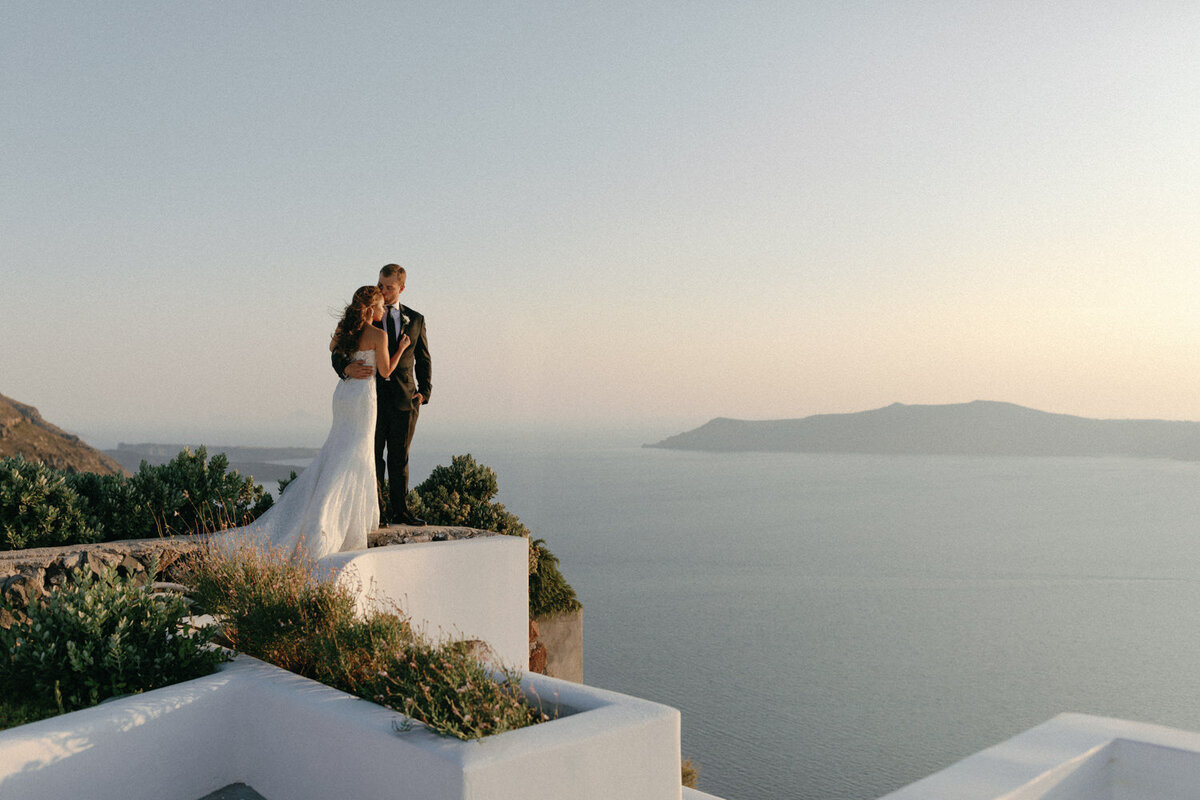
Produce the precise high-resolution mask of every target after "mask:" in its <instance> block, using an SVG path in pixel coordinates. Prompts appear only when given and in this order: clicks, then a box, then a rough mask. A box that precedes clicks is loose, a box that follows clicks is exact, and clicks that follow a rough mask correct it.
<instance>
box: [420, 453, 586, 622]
mask: <svg viewBox="0 0 1200 800" xmlns="http://www.w3.org/2000/svg"><path fill="white" fill-rule="evenodd" d="M499 491H500V487H499V482H498V481H497V479H496V472H495V470H493V469H492V468H491V467H485V466H484V465H482V464H479V463H476V461H475V459H474V458H472V457H471V455H470V454H469V453H468V454H467V455H463V456H454V457H452V458H451V459H450V466H448V467H444V466H437V467H435V468H434V469H433V472H431V473H429V477H428V478H426V479H425V481H424V482H422V483H421V484H420V485H419V486H417V487H416V488H415V489H413V490H412V491H411V492H409V494H408V505H409V508H410V509H412V512H413V513H414V514H416V515H417V516H418V517H421V518H422V519H424V520H425V521H426V522H430V523H433V524H435V525H463V526H466V527H468V528H479V529H481V530H485V531H496V532H497V533H503V534H507V535H509V536H524V537H526V538H529V536H530V533H529V529H528V528H526V527H525V526H524V525H522V524H521V520H519V519H517V516H516V515H515V514H513V513H511V512H510V511H509V510H508V509H506V508H505V507H504V504H503V503H496V502H493V501H492V498H493V497H495V496H496V494H497V493H498V492H499ZM529 549H530V552H529V614H530V616H534V617H538V616H542V615H544V614H555V613H560V612H565V611H577V610H579V609H580V608H583V605H582V604H581V603H580V602H579V598H578V597H577V596H576V595H575V590H574V589H573V588H571V585H570V584H569V583H567V579H566V578H565V577H564V576H563V574H562V572H561V571H560V570H559V568H558V558H557V557H555V555H554V554H553V553H551V552H550V550H549V548H547V547H546V542H545V540H544V539H535V540H534V541H532V542H531V543H530V548H529Z"/></svg>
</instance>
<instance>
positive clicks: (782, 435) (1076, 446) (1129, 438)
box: [644, 400, 1200, 461]
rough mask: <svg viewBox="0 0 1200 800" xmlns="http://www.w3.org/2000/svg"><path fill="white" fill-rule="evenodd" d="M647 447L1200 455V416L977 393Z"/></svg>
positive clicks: (720, 424)
mask: <svg viewBox="0 0 1200 800" xmlns="http://www.w3.org/2000/svg"><path fill="white" fill-rule="evenodd" d="M644 446H645V447H659V448H665V449H670V450H707V451H714V452H743V451H757V452H794V453H876V454H911V455H1004V456H1133V457H1138V458H1173V459H1180V460H1185V461H1200V422H1183V421H1170V420H1156V419H1089V418H1087V417H1076V416H1071V415H1069V414H1052V413H1049V412H1046V411H1038V410H1036V409H1032V408H1025V407H1024V406H1018V405H1014V404H1012V403H1001V402H994V401H987V400H976V401H974V402H972V403H955V404H950V405H904V404H903V403H893V404H892V405H890V406H885V407H884V408H877V409H873V410H870V411H860V412H856V413H850V414H817V415H814V416H811V417H804V418H802V419H778V420H761V421H754V420H740V419H728V418H725V417H718V418H716V419H713V420H711V421H709V422H707V423H705V424H704V425H701V426H700V427H699V428H696V429H694V430H690V431H687V432H685V433H680V434H678V435H675V436H670V437H668V438H666V439H663V440H662V441H661V442H657V443H655V444H647V445H644Z"/></svg>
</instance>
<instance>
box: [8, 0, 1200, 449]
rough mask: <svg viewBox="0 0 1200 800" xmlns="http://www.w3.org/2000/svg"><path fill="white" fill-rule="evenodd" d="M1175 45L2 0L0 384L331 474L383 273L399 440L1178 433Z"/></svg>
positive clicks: (896, 14)
mask: <svg viewBox="0 0 1200 800" xmlns="http://www.w3.org/2000/svg"><path fill="white" fill-rule="evenodd" d="M1198 45H1200V6H1197V5H1196V4H1194V3H1185V2H1178V3H1168V2H1095V1H1093V2H1054V1H1050V2H1005V3H975V2H962V1H959V2H935V1H930V2H894V3H884V2H873V3H866V2H779V3H770V2H761V3H759V2H706V1H704V0H696V1H695V2H651V3H645V2H642V3H623V2H611V1H607V2H576V3H535V2H526V3H508V2H449V3H425V2H421V3H400V2H358V3H315V2H288V3H269V2H263V3H235V2H204V3H186V4H185V3H162V2H144V3H129V2H103V3H101V2H96V3H80V2H61V3H41V2H29V3H25V2H17V1H15V0H9V1H8V2H5V3H3V4H2V5H0V185H2V186H3V191H2V192H0V243H2V244H0V342H2V344H0V394H5V395H7V396H9V397H11V398H14V399H17V400H19V401H22V402H25V403H29V404H32V405H34V406H36V407H37V408H38V409H39V410H40V411H41V412H42V414H43V416H44V417H46V418H47V419H48V420H50V421H51V422H54V423H55V424H57V425H59V426H60V427H63V428H65V429H67V430H70V431H72V432H75V433H79V434H80V435H82V436H83V437H84V438H85V440H87V441H89V442H91V443H93V444H97V445H99V446H102V447H103V446H112V445H113V444H114V443H115V442H116V441H119V440H123V441H175V442H178V441H188V442H200V441H213V440H216V439H220V440H222V443H226V444H234V443H243V444H319V443H320V441H321V440H322V438H323V436H324V432H325V431H326V430H327V426H328V422H329V417H330V410H329V401H330V396H331V392H332V389H333V386H334V382H335V381H336V377H335V376H334V373H333V371H332V369H331V367H330V366H329V359H328V352H327V344H328V340H329V335H330V333H331V331H332V329H333V326H334V324H335V323H336V318H337V316H338V315H339V314H340V311H341V309H342V308H343V307H344V305H345V303H346V302H348V300H349V298H350V296H351V294H352V293H353V291H354V289H355V288H356V287H358V286H360V285H362V284H366V283H373V282H374V281H375V278H376V274H377V272H378V269H379V267H381V266H382V265H384V264H386V263H389V262H396V263H400V264H402V265H404V266H405V267H406V269H407V270H408V285H407V289H406V291H405V294H404V296H403V300H404V301H405V302H406V303H407V304H409V305H411V306H412V307H413V308H415V309H417V310H418V311H420V312H421V313H423V314H424V315H425V317H426V320H427V325H428V330H429V342H430V349H431V353H432V357H433V376H434V380H433V392H432V398H431V403H430V405H428V406H426V407H425V408H424V409H423V411H422V417H421V423H420V426H421V429H419V431H418V438H419V437H420V436H421V435H422V433H421V430H427V431H433V432H437V431H449V430H453V431H470V430H479V431H485V430H493V429H500V428H503V429H513V430H521V429H528V430H535V429H561V430H568V429H570V430H579V431H592V430H594V431H606V432H608V435H613V434H614V432H615V436H616V438H617V439H620V438H621V437H623V436H624V437H628V438H629V439H630V441H632V442H633V443H640V442H642V441H652V440H657V439H659V438H663V437H665V436H667V435H670V434H673V433H677V432H679V431H681V430H684V429H688V428H691V427H695V426H697V425H700V424H702V423H704V422H706V421H707V420H709V419H711V418H712V417H717V416H727V417H736V418H743V419H778V418H792V417H802V416H807V415H810V414H817V413H839V412H849V411H859V410H864V409H869V408H875V407H879V406H883V405H887V404H889V403H892V402H903V403H956V402H966V401H970V400H976V399H987V400H1002V401H1008V402H1013V403H1019V404H1022V405H1027V406H1031V407H1034V408H1039V409H1042V410H1046V411H1055V412H1062V413H1070V414H1080V415H1083V416H1091V417H1101V418H1122V417H1136V418H1142V417H1145V418H1167V419H1192V420H1196V419H1200V399H1198V398H1200V315H1198V313H1197V311H1198V308H1200V303H1198V301H1200V270H1198V269H1197V267H1198V266H1200V224H1198V223H1200V145H1198V143H1200V46H1198ZM414 446H416V445H414Z"/></svg>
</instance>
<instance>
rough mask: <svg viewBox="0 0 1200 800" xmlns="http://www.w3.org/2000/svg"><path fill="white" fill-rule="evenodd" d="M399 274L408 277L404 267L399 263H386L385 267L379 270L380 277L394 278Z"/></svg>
mask: <svg viewBox="0 0 1200 800" xmlns="http://www.w3.org/2000/svg"><path fill="white" fill-rule="evenodd" d="M397 275H399V276H400V277H402V278H403V277H407V274H406V273H405V272H404V267H402V266H400V265H399V264H385V265H384V267H383V269H381V270H379V277H381V278H394V277H396V276H397Z"/></svg>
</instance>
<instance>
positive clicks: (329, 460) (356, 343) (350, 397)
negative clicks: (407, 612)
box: [214, 286, 409, 560]
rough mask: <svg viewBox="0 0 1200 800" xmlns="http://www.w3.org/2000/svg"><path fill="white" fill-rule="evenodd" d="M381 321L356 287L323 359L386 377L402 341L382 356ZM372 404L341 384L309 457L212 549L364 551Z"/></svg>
mask: <svg viewBox="0 0 1200 800" xmlns="http://www.w3.org/2000/svg"><path fill="white" fill-rule="evenodd" d="M382 319H383V294H382V293H381V292H380V291H379V288H378V287H375V286H362V287H360V288H359V289H358V291H356V292H355V293H354V298H353V299H352V300H351V301H350V304H349V305H348V306H346V311H345V313H344V314H343V315H342V319H341V321H340V322H338V324H337V329H336V330H334V332H333V339H332V341H330V343H329V350H330V352H334V353H339V354H341V355H345V356H347V357H348V358H350V359H351V360H361V361H362V362H363V363H364V364H368V365H370V366H373V367H374V368H375V370H376V371H377V372H378V373H379V374H380V375H381V376H383V377H385V378H386V377H387V376H389V375H391V374H392V370H394V369H395V368H396V365H397V364H398V363H399V362H400V355H401V354H402V353H403V352H404V350H405V348H407V347H408V345H409V338H408V336H407V335H405V336H401V337H400V341H399V344H398V346H397V347H396V352H395V353H392V354H389V353H388V342H387V334H386V333H385V332H384V331H383V329H382V328H376V327H374V324H373V323H376V322H379V321H380V320H382ZM375 403H376V400H375V381H374V380H352V379H351V380H344V381H341V382H340V383H339V384H338V385H337V388H336V389H334V390H333V425H332V427H331V428H330V429H329V436H328V438H326V439H325V444H324V445H323V446H322V447H321V451H320V452H319V453H317V455H316V458H314V459H313V460H312V463H311V464H309V465H308V467H307V468H305V470H304V472H302V473H300V477H298V478H296V479H295V480H294V481H292V482H291V483H290V484H288V486H287V488H286V490H285V491H284V492H283V493H282V494H281V495H280V496H279V500H278V502H276V503H275V505H273V506H271V508H269V509H268V510H267V512H266V513H265V514H263V515H262V516H261V517H259V518H258V519H256V520H255V521H254V522H253V523H252V524H250V525H248V526H246V527H244V528H234V529H232V530H228V531H224V532H223V533H220V534H217V535H216V536H215V537H214V541H215V542H216V543H217V545H218V546H229V545H234V546H236V545H240V544H243V543H247V542H252V543H254V544H260V545H266V546H268V547H270V548H272V549H277V550H279V551H281V552H282V553H283V554H284V555H285V556H288V557H291V558H297V557H300V556H305V557H308V558H311V559H313V560H316V559H320V558H324V557H325V556H327V555H329V554H331V553H336V552H339V551H343V550H365V549H367V533H369V532H370V531H372V530H374V529H375V528H376V527H377V526H378V525H379V501H378V497H377V495H376V485H375Z"/></svg>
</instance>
